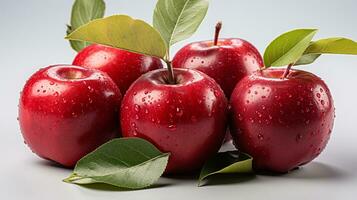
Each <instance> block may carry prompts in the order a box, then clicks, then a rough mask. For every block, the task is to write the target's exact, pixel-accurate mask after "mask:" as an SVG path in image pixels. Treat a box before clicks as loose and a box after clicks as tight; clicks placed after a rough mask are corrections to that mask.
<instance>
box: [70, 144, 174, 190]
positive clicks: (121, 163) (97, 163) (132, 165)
mask: <svg viewBox="0 0 357 200" xmlns="http://www.w3.org/2000/svg"><path fill="white" fill-rule="evenodd" d="M168 158H169V154H168V153H162V152H160V151H159V150H158V149H157V148H156V147H155V146H154V145H153V144H151V143H149V142H148V141H146V140H143V139H139V138H118V139H114V140H111V141H109V142H107V143H106V144H104V145H102V146H100V147H99V148H98V149H96V150H95V151H93V152H92V153H89V154H88V155H86V156H84V157H83V158H82V159H80V160H79V161H78V162H77V164H76V166H75V168H74V171H73V173H72V174H71V175H70V176H69V177H68V178H66V179H65V180H64V181H65V182H68V183H74V184H92V183H105V184H110V185H114V186H117V187H121V188H130V189H139V188H145V187H148V186H150V185H152V184H154V183H155V182H156V181H157V180H158V179H159V177H160V176H161V175H162V173H163V172H164V170H165V168H166V165H167V162H168Z"/></svg>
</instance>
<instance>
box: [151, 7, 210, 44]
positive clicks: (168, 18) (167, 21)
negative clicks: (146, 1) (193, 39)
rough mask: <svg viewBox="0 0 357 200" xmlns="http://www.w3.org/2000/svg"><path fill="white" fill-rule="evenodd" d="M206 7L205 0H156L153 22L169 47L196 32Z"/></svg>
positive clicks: (204, 14)
mask: <svg viewBox="0 0 357 200" xmlns="http://www.w3.org/2000/svg"><path fill="white" fill-rule="evenodd" d="M207 9H208V1H207V0H158V2H157V4H156V7H155V10H154V17H153V24H154V27H155V28H156V29H157V30H158V31H159V32H160V33H161V36H162V37H163V38H164V40H165V42H166V45H167V47H170V46H171V45H173V44H175V43H176V42H179V41H181V40H184V39H187V38H189V37H190V36H191V35H192V34H193V33H194V32H196V30H197V28H198V27H199V25H200V24H201V22H202V20H203V18H204V17H205V16H206V13H207Z"/></svg>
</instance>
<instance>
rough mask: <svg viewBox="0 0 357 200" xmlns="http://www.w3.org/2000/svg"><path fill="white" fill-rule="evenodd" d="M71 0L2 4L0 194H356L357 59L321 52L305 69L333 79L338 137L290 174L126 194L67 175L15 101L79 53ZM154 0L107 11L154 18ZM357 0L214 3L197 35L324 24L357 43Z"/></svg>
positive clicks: (114, 3) (272, 32)
mask: <svg viewBox="0 0 357 200" xmlns="http://www.w3.org/2000/svg"><path fill="white" fill-rule="evenodd" d="M71 4H72V1H69V0H67V1H60V0H57V1H53V0H51V1H45V0H26V1H25V0H23V1H5V0H1V3H0V5H1V6H0V7H1V12H0V70H1V77H0V136H1V139H0V199H4V200H5V199H53V200H54V199H86V200H90V199H125V200H129V199H138V198H145V199H164V198H166V199H219V198H220V199H221V198H222V199H305V200H306V199H326V200H327V199H356V196H357V172H356V170H357V145H356V141H357V132H356V128H355V126H356V119H357V117H356V112H357V108H356V106H357V105H356V102H357V94H356V92H357V90H356V88H357V78H356V73H357V56H322V57H320V58H319V60H318V61H317V62H316V63H314V64H312V65H309V66H307V67H304V69H305V70H308V71H311V72H313V73H315V74H317V75H318V76H320V77H322V78H323V79H324V80H325V82H326V83H327V84H328V85H329V87H330V89H331V91H332V94H333V97H334V100H335V106H336V112H337V113H336V115H337V117H336V121H335V127H334V130H333V134H332V137H331V140H330V143H329V144H328V146H327V148H326V149H325V151H324V152H323V153H322V154H321V155H320V157H319V158H318V159H316V160H314V161H313V162H312V163H310V164H308V165H306V166H305V167H304V168H302V169H300V170H297V171H294V172H292V173H290V174H287V175H283V176H261V175H260V176H256V177H254V178H244V179H237V178H232V179H231V180H230V181H229V182H227V181H224V180H220V181H215V182H213V183H212V185H209V186H205V187H200V188H199V187H197V186H196V185H197V182H196V180H195V179H191V178H181V179H177V180H176V179H167V178H162V179H161V180H160V182H159V184H160V185H158V186H157V187H155V188H151V189H147V190H139V191H120V190H117V189H114V188H101V189H90V188H85V187H79V186H75V185H70V184H66V183H63V182H61V180H62V179H63V178H64V177H66V176H67V175H68V174H69V173H70V171H69V170H66V169H62V168H58V167H55V166H52V165H51V164H50V163H48V162H46V161H43V160H41V159H39V158H38V157H37V156H35V155H34V154H32V153H31V151H30V150H29V149H28V148H27V147H26V146H25V145H24V144H23V140H22V137H21V134H20V131H19V128H18V122H17V121H16V117H17V104H18V98H19V93H20V90H21V88H22V86H23V85H24V83H25V81H26V79H27V78H28V77H29V76H30V75H31V74H32V73H33V72H35V71H36V70H37V69H39V68H40V67H45V66H47V65H50V64H57V63H70V62H71V61H72V59H73V57H74V56H75V52H74V51H72V50H71V49H70V47H69V45H68V43H67V41H65V40H64V39H63V37H64V34H65V24H66V23H67V22H68V21H69V15H70V8H71ZM154 5H155V1H154V0H145V1H144V0H107V15H110V14H115V13H122V14H123V13H124V14H129V15H131V16H133V17H136V18H141V19H144V20H146V21H148V22H151V15H152V10H153V8H154ZM356 8H357V2H356V1H354V0H339V1H322V0H320V1H319V0H299V1H286V0H274V1H273V0H270V1H258V0H250V1H238V0H215V1H212V2H211V6H210V9H209V11H208V15H207V18H206V19H205V21H204V22H203V24H202V26H201V27H200V29H199V31H198V32H197V33H196V34H195V35H194V36H193V37H192V38H191V39H189V40H186V41H184V42H182V43H179V44H178V45H176V46H175V47H174V48H173V53H174V52H175V51H177V49H179V48H180V47H182V45H184V44H185V43H187V42H190V41H195V40H202V39H210V38H212V35H213V27H214V24H215V22H216V21H217V20H222V21H223V30H222V34H221V36H222V37H241V38H244V39H247V40H248V41H250V42H252V43H253V44H255V45H256V47H257V48H258V49H259V50H260V51H261V52H263V51H264V48H265V47H266V45H267V44H268V43H269V41H271V40H272V39H273V38H275V37H276V36H277V35H279V34H281V33H283V32H285V31H288V30H290V29H294V28H310V27H311V28H319V29H320V32H319V33H318V34H317V35H316V38H322V37H329V36H345V37H349V38H353V39H355V40H357V12H356Z"/></svg>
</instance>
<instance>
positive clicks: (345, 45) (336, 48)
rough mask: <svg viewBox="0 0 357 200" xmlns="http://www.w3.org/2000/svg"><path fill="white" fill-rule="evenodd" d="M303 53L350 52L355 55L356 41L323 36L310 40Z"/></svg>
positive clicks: (356, 53)
mask: <svg viewBox="0 0 357 200" xmlns="http://www.w3.org/2000/svg"><path fill="white" fill-rule="evenodd" d="M305 54H350V55H357V42H355V41H353V40H350V39H347V38H342V37H336V38H325V39H321V40H317V41H315V42H312V43H311V44H310V45H309V47H308V48H307V49H306V51H305Z"/></svg>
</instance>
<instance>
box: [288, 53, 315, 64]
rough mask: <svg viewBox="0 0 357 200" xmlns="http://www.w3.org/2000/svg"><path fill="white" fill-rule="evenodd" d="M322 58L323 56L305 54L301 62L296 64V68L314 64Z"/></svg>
mask: <svg viewBox="0 0 357 200" xmlns="http://www.w3.org/2000/svg"><path fill="white" fill-rule="evenodd" d="M320 56H321V54H303V55H302V56H301V57H300V58H299V60H298V61H296V62H295V64H294V66H297V65H307V64H310V63H313V62H314V61H315V60H316V59H317V58H319V57H320Z"/></svg>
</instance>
